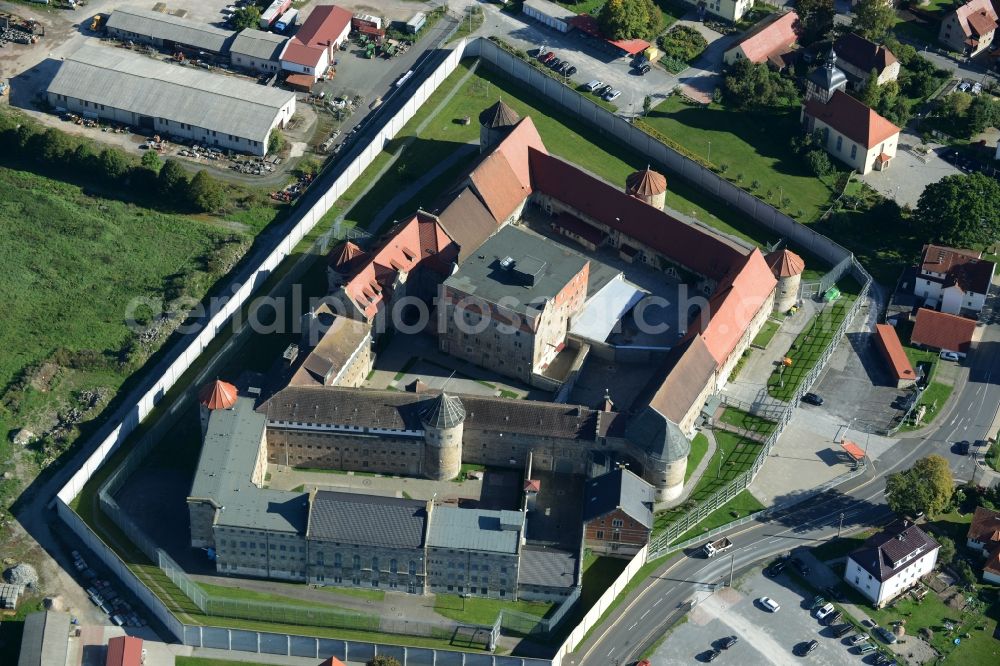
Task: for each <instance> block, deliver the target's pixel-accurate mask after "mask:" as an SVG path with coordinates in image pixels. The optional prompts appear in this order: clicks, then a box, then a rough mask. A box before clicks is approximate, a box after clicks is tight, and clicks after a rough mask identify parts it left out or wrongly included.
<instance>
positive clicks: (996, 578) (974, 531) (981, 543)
mask: <svg viewBox="0 0 1000 666" xmlns="http://www.w3.org/2000/svg"><path fill="white" fill-rule="evenodd" d="M965 544H966V545H967V546H968V547H969V548H970V549H971V550H975V551H978V552H980V553H982V554H983V557H984V558H986V561H985V562H984V563H983V580H985V581H987V582H989V583H1000V511H994V510H993V509H987V508H985V507H982V506H977V507H976V512H975V513H974V514H972V523H971V524H970V525H969V533H968V536H967V539H966V542H965Z"/></svg>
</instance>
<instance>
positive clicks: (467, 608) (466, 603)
mask: <svg viewBox="0 0 1000 666" xmlns="http://www.w3.org/2000/svg"><path fill="white" fill-rule="evenodd" d="M555 606H556V604H553V603H546V602H542V601H502V600H500V599H482V598H479V597H470V598H468V599H465V598H462V597H460V596H458V595H456V594H439V595H437V596H435V597H434V611H435V612H436V613H437V614H438V615H443V616H444V617H447V618H451V619H452V620H457V621H459V622H468V623H470V624H478V625H482V626H490V625H492V624H493V623H494V622H496V621H497V617H498V616H499V615H500V611H503V610H508V611H517V612H518V613H526V614H527V615H534V616H535V617H545V616H546V615H547V614H548V613H549V611H551V610H552V609H553V608H555Z"/></svg>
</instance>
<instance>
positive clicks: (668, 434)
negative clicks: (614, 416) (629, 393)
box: [625, 406, 691, 462]
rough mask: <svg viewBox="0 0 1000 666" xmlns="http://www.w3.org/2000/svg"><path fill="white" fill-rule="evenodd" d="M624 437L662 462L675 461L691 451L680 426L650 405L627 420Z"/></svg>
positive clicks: (689, 443)
mask: <svg viewBox="0 0 1000 666" xmlns="http://www.w3.org/2000/svg"><path fill="white" fill-rule="evenodd" d="M625 437H626V439H628V440H629V441H630V442H632V443H633V444H635V445H636V446H639V447H642V448H643V449H645V450H646V451H647V452H648V453H649V455H650V456H652V457H653V458H656V459H658V460H662V461H664V462H676V461H678V460H680V459H681V458H684V457H686V456H687V454H688V453H690V452H691V442H689V441H688V438H687V437H685V436H684V433H683V432H681V429H680V427H678V425H677V424H676V423H674V422H673V421H671V420H670V419H668V418H667V417H666V416H664V415H663V414H661V413H660V412H659V411H657V410H656V409H655V408H654V407H651V406H646V407H643V409H642V411H641V412H639V413H638V414H637V415H636V416H635V417H633V418H632V419H631V420H629V422H628V425H627V426H625Z"/></svg>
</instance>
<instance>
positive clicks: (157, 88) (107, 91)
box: [48, 45, 295, 142]
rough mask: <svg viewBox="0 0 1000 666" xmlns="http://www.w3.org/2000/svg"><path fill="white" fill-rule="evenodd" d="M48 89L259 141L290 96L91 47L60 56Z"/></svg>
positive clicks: (244, 82) (286, 92)
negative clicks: (63, 59)
mask: <svg viewBox="0 0 1000 666" xmlns="http://www.w3.org/2000/svg"><path fill="white" fill-rule="evenodd" d="M48 92H49V93H53V94H58V95H66V96H67V97H72V98H76V99H83V100H88V101H90V102H94V103H98V104H104V105H106V106H109V107H113V108H116V109H121V110H123V111H128V112H131V113H137V114H139V115H143V116H150V117H160V118H166V119H168V120H171V121H175V122H179V123H187V124H189V125H193V126H195V127H201V128H204V129H208V130H215V131H217V132H223V133H225V134H232V135H234V136H240V137H243V138H246V139H253V140H256V141H261V142H264V141H266V140H267V134H268V132H269V131H270V129H271V127H272V126H274V124H275V121H276V119H277V116H278V112H279V111H280V110H281V108H282V107H284V106H285V105H286V104H288V103H289V102H291V101H292V100H294V99H295V94H294V93H291V92H288V91H283V90H278V89H277V88H270V87H267V86H260V85H257V84H255V83H250V82H248V81H244V80H242V79H239V78H236V77H234V76H224V75H220V74H210V73H208V72H205V71H203V70H200V69H195V68H194V67H183V66H180V65H173V64H168V63H165V62H161V61H158V60H155V59H153V58H149V57H147V56H144V55H140V54H137V53H132V52H130V51H126V50H123V49H113V48H108V47H104V46H91V45H86V46H82V47H81V48H80V49H78V50H77V51H76V52H75V53H74V54H73V55H71V56H69V57H67V58H66V60H65V62H63V64H62V65H61V66H60V67H59V71H58V73H56V76H55V78H54V79H53V80H52V82H51V83H50V84H49V87H48Z"/></svg>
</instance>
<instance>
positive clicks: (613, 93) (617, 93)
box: [604, 90, 622, 102]
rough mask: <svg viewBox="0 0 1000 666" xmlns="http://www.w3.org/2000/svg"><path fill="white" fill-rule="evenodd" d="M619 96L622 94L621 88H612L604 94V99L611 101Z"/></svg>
mask: <svg viewBox="0 0 1000 666" xmlns="http://www.w3.org/2000/svg"><path fill="white" fill-rule="evenodd" d="M621 96H622V91H621V90H612V91H611V92H609V93H608V94H607V95H605V96H604V99H605V101H608V102H613V101H615V100H616V99H618V98H619V97H621Z"/></svg>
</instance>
